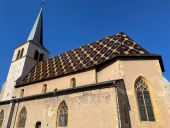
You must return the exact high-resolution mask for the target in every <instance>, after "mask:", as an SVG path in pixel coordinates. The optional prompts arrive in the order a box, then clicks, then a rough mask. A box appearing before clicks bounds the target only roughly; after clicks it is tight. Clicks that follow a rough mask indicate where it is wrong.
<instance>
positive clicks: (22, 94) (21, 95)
mask: <svg viewBox="0 0 170 128" xmlns="http://www.w3.org/2000/svg"><path fill="white" fill-rule="evenodd" d="M23 96H24V89H22V90H21V92H20V97H21V98H22V97H23Z"/></svg>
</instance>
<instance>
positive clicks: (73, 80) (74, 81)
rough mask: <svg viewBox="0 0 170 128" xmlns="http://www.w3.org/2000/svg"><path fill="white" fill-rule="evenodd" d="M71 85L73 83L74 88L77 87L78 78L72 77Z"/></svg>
mask: <svg viewBox="0 0 170 128" xmlns="http://www.w3.org/2000/svg"><path fill="white" fill-rule="evenodd" d="M70 85H71V87H72V88H75V87H76V79H75V78H72V79H71V81H70Z"/></svg>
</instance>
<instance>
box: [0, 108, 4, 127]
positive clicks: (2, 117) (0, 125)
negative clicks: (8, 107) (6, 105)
mask: <svg viewBox="0 0 170 128" xmlns="http://www.w3.org/2000/svg"><path fill="white" fill-rule="evenodd" d="M3 120H4V110H2V111H1V113H0V128H2V124H3Z"/></svg>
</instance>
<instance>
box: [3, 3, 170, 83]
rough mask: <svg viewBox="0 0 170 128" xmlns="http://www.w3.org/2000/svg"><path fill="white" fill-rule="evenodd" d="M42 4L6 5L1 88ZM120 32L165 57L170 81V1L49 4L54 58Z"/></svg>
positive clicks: (48, 42)
mask: <svg viewBox="0 0 170 128" xmlns="http://www.w3.org/2000/svg"><path fill="white" fill-rule="evenodd" d="M40 4H41V0H0V44H1V46H0V85H2V84H3V82H4V81H5V79H6V76H7V73H8V70H9V66H10V62H11V58H12V55H13V51H14V48H15V47H16V46H18V45H19V44H21V43H23V42H25V41H26V39H27V37H28V35H29V33H30V31H31V28H32V26H33V23H34V21H35V19H36V17H37V14H38V12H39V9H40ZM117 32H125V33H126V34H128V35H129V36H130V37H131V38H132V39H133V40H134V41H136V42H137V43H139V44H140V45H142V46H143V47H144V48H145V49H147V50H148V51H150V52H151V53H156V54H160V55H162V57H163V61H164V66H165V70H166V71H165V73H164V76H166V78H167V79H168V80H170V0H46V4H45V8H44V44H45V46H46V47H47V48H48V49H49V51H50V52H51V55H50V56H51V57H52V56H56V55H58V54H60V53H62V52H64V51H68V50H70V49H72V48H76V47H79V46H81V45H84V44H87V43H89V42H92V41H95V40H99V39H102V38H103V37H106V36H109V35H113V34H115V33H117Z"/></svg>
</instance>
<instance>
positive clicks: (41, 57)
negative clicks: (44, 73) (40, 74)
mask: <svg viewBox="0 0 170 128" xmlns="http://www.w3.org/2000/svg"><path fill="white" fill-rule="evenodd" d="M42 60H44V54H43V53H41V54H40V58H39V61H42Z"/></svg>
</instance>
